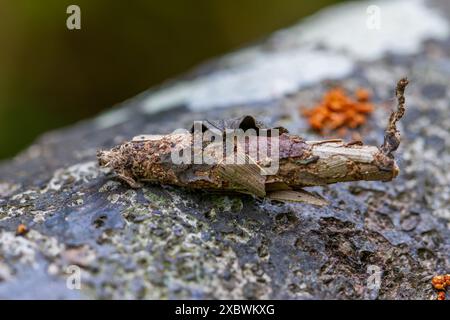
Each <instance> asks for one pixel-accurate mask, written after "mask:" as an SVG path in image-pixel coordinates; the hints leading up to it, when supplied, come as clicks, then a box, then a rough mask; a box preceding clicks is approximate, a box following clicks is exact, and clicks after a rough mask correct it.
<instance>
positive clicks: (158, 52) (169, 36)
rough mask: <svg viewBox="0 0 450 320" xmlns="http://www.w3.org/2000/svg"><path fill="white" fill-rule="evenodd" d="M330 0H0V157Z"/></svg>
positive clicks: (277, 26)
mask: <svg viewBox="0 0 450 320" xmlns="http://www.w3.org/2000/svg"><path fill="white" fill-rule="evenodd" d="M333 2H337V1H336V0H316V1H306V0H303V1H302V0H271V1H265V0H240V1H237V0H236V1H233V0H217V1H215V0H190V1H187V0H186V1H181V0H180V1H163V0H147V1H145V0H139V1H133V0H131V1H111V0H108V1H106V0H89V1H88V0H83V1H64V0H53V1H51V0H42V1H37V0H0V45H1V50H0V146H1V148H0V158H7V157H11V156H13V155H14V154H16V153H17V152H18V151H20V150H21V149H23V148H24V147H26V146H27V145H28V144H30V143H31V142H32V141H33V140H34V139H35V138H36V137H37V136H38V135H39V134H40V133H42V132H45V131H47V130H50V129H53V128H57V127H61V126H64V125H67V124H70V123H73V122H75V121H77V120H80V119H83V118H86V117H89V116H91V115H93V114H96V113H98V112H99V111H100V110H102V109H105V108H109V107H111V106H112V105H114V104H115V103H118V102H120V101H122V100H124V99H127V98H129V97H132V96H133V95H135V94H137V93H139V92H142V91H144V90H146V89H148V88H149V87H151V86H152V85H155V84H158V83H161V82H162V81H163V80H165V79H167V78H170V77H174V76H176V75H177V74H180V73H182V72H184V71H186V70H188V69H189V68H191V67H193V66H194V65H196V64H198V63H200V62H202V61H203V60H205V59H208V58H211V57H213V56H217V55H220V54H222V53H224V52H227V51H230V50H233V49H235V48H238V47H240V46H243V45H245V44H247V43H248V42H250V41H254V40H256V39H258V38H261V37H263V36H264V35H267V34H269V33H270V32H272V31H274V30H277V29H280V28H283V27H286V26H289V25H291V24H293V23H295V22H297V21H298V20H299V19H300V18H302V17H304V16H307V15H310V14H312V13H313V12H315V11H317V10H319V9H320V8H322V7H324V6H327V5H329V4H331V3H333ZM70 4H76V5H79V6H80V8H81V27H82V29H81V30H74V31H71V30H68V29H67V28H66V19H67V17H68V14H66V8H67V6H69V5H70Z"/></svg>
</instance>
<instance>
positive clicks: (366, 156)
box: [98, 79, 407, 205]
mask: <svg viewBox="0 0 450 320" xmlns="http://www.w3.org/2000/svg"><path fill="white" fill-rule="evenodd" d="M406 84H407V80H406V79H402V80H400V81H399V84H398V85H397V98H398V101H399V104H398V110H397V111H394V112H393V113H392V115H391V117H390V120H389V124H388V128H387V129H386V132H385V139H384V143H383V145H382V146H381V147H380V148H378V147H375V146H365V145H363V144H362V143H361V142H360V141H356V142H350V143H344V142H343V141H342V140H340V139H332V140H323V141H305V140H304V139H302V138H301V137H299V136H297V135H292V134H289V133H288V131H287V130H286V129H285V128H282V127H279V128H278V129H279V136H278V137H270V136H268V137H267V136H264V135H258V136H257V137H256V139H253V140H252V139H249V140H245V142H243V144H244V145H243V146H242V148H241V149H239V148H234V149H233V152H234V154H233V156H234V157H236V158H242V159H244V160H245V161H244V162H245V164H227V163H225V162H224V161H223V159H217V161H216V162H214V164H204V163H203V164H178V165H177V164H174V163H173V161H172V157H171V154H172V151H173V149H174V148H177V150H181V149H184V150H187V148H190V150H192V149H194V148H193V145H194V135H195V134H196V133H195V132H194V131H193V129H192V130H191V131H190V132H189V131H186V132H184V133H172V134H168V135H140V136H137V137H135V138H134V139H133V140H132V141H129V142H125V143H123V144H121V145H119V146H116V147H114V148H112V149H111V150H109V151H99V152H98V160H99V164H100V166H103V167H109V168H112V169H113V170H114V171H115V172H116V174H117V175H118V177H119V178H121V179H122V180H124V181H125V182H127V183H128V184H129V185H130V186H131V187H133V188H136V187H140V186H141V185H142V183H144V182H155V183H160V184H171V185H177V186H181V187H187V188H193V189H212V190H223V191H233V192H239V193H247V194H253V195H256V196H258V197H264V196H267V195H268V194H271V196H269V198H272V199H276V200H279V201H304V202H308V203H312V204H316V205H324V204H325V201H324V200H323V199H318V198H315V199H314V200H312V198H314V197H313V196H312V195H310V194H307V193H305V192H300V193H299V194H295V192H299V191H296V190H298V189H299V188H303V187H308V186H322V185H327V184H332V183H336V182H345V181H357V180H378V181H390V180H392V179H393V178H395V177H396V176H397V174H398V172H399V169H398V166H397V165H396V163H395V160H394V157H393V152H394V151H395V150H396V149H397V147H398V145H399V143H400V140H399V133H398V130H397V128H396V123H397V121H398V120H399V119H400V118H401V117H402V115H403V113H404V108H405V107H404V102H405V101H404V88H405V87H406ZM202 124H203V127H202V130H201V131H202V132H204V131H206V130H208V129H210V130H211V129H213V130H218V131H219V132H225V131H226V129H243V130H248V129H253V130H255V131H256V132H257V133H258V131H259V130H260V129H265V128H267V127H266V126H264V124H262V123H261V122H259V121H257V120H256V119H254V118H253V117H251V116H245V117H242V118H237V119H227V120H220V121H205V122H203V123H202ZM225 135H226V134H224V136H225ZM272 138H278V141H279V158H278V160H279V170H278V171H277V172H276V174H272V175H264V174H262V172H263V171H264V170H267V167H268V162H267V159H263V158H258V157H256V158H252V157H251V156H249V154H253V153H251V152H247V151H250V150H254V149H255V148H258V146H259V145H261V144H262V143H264V144H266V145H267V146H269V149H270V148H271V146H272V144H273V141H274V140H273V139H272ZM221 142H222V141H215V142H203V145H202V148H203V149H202V151H205V150H206V149H209V150H216V149H214V148H211V147H215V144H217V146H218V148H224V147H223V146H222V144H221ZM241 143H242V142H241ZM206 147H208V148H206ZM239 150H241V152H239ZM242 150H245V151H246V152H243V151H242ZM220 151H221V152H222V151H223V153H225V150H224V149H220ZM209 155H210V156H212V155H213V153H211V154H209ZM269 164H270V161H269Z"/></svg>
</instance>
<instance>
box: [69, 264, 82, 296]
mask: <svg viewBox="0 0 450 320" xmlns="http://www.w3.org/2000/svg"><path fill="white" fill-rule="evenodd" d="M66 273H67V274H68V276H67V279H66V287H67V289H69V290H81V268H80V267H79V266H77V265H73V264H72V265H70V266H68V267H67V268H66Z"/></svg>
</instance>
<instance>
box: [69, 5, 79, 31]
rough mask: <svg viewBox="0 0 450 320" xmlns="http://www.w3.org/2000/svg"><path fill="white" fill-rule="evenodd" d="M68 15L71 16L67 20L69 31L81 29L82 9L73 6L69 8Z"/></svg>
mask: <svg viewBox="0 0 450 320" xmlns="http://www.w3.org/2000/svg"><path fill="white" fill-rule="evenodd" d="M66 13H67V14H69V16H68V17H67V19H66V27H67V29H69V30H80V29H81V9H80V7H79V6H77V5H76V4H71V5H70V6H68V7H67V9H66Z"/></svg>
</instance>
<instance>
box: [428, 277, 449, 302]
mask: <svg viewBox="0 0 450 320" xmlns="http://www.w3.org/2000/svg"><path fill="white" fill-rule="evenodd" d="M431 284H432V285H433V287H434V288H435V289H436V290H438V296H437V300H445V290H446V289H447V287H449V286H450V274H443V275H437V276H434V277H433V279H431Z"/></svg>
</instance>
